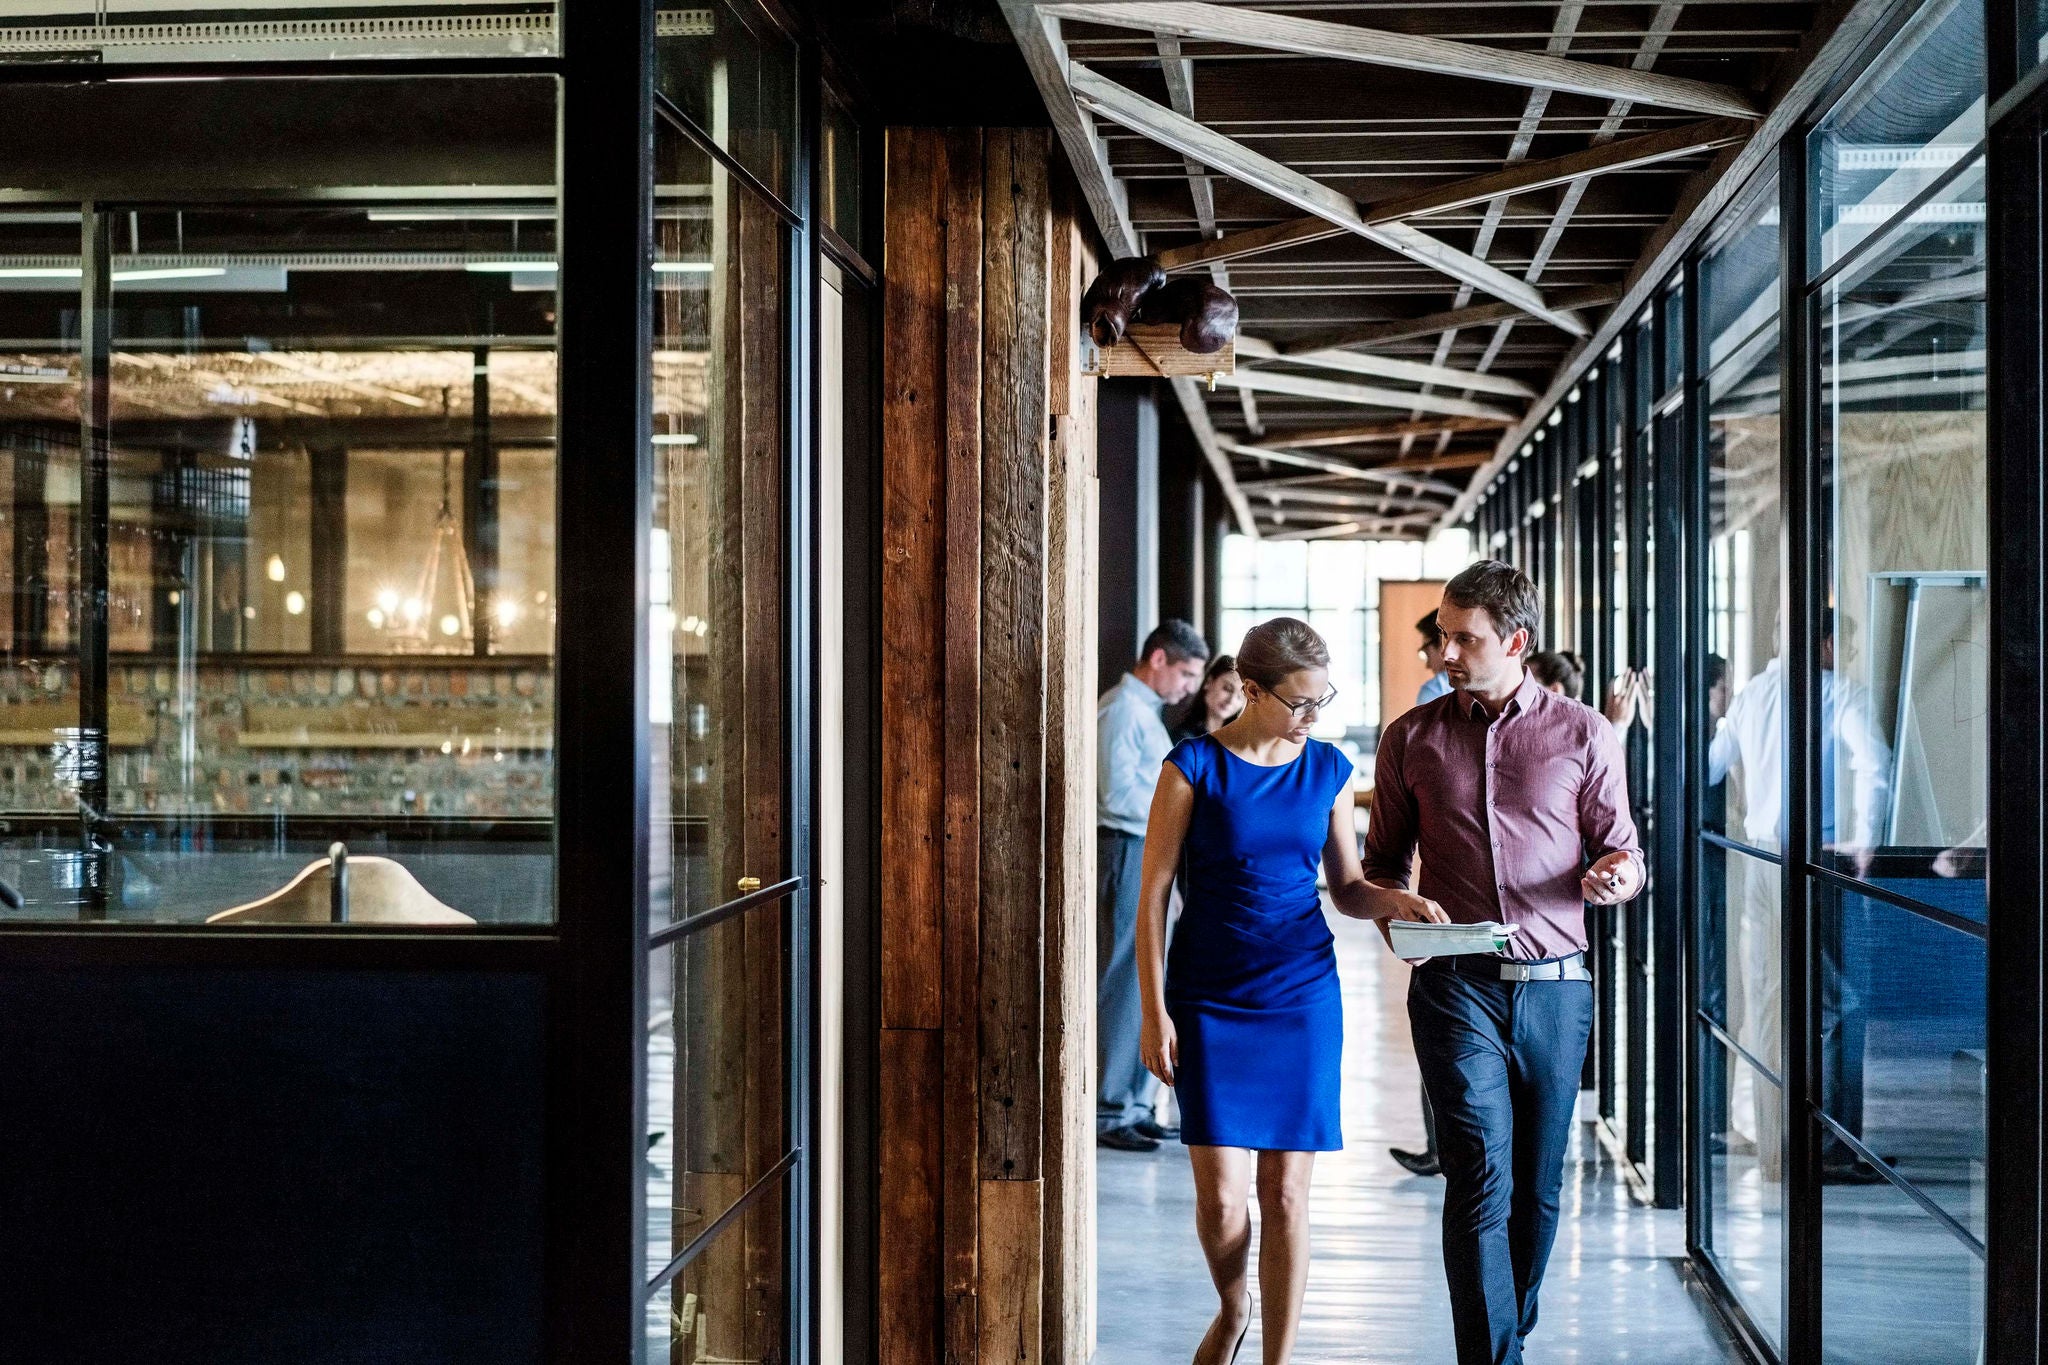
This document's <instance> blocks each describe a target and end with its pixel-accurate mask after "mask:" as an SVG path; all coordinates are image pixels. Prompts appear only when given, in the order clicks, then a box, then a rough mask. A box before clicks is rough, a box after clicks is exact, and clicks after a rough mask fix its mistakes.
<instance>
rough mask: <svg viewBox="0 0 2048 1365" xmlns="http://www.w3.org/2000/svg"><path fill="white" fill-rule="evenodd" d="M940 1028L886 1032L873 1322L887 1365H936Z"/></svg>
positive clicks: (937, 1342) (882, 1069) (941, 1064)
mask: <svg viewBox="0 0 2048 1365" xmlns="http://www.w3.org/2000/svg"><path fill="white" fill-rule="evenodd" d="M940 1042H941V1040H940V1036H939V1031H938V1030H937V1029H893V1028H884V1029H883V1030H882V1057H881V1061H882V1068H881V1094H880V1097H879V1099H880V1108H881V1113H880V1115H879V1118H880V1122H881V1135H880V1136H881V1162H882V1169H881V1188H880V1195H881V1198H880V1201H879V1212H880V1224H881V1226H880V1241H881V1245H882V1247H883V1248H884V1251H883V1254H882V1256H881V1257H880V1258H879V1265H878V1267H877V1270H878V1279H879V1281H880V1283H879V1284H878V1285H877V1308H876V1323H877V1334H878V1335H879V1336H880V1338H881V1342H880V1346H881V1350H880V1355H879V1358H880V1359H881V1360H884V1361H887V1362H888V1365H939V1360H940V1353H939V1331H940V1292H939V1289H940V1258H939V1198H940V1193H939V1190H940V1185H939V1182H940V1175H939V1149H940V1143H941V1129H940V1113H941V1110H940V1098H941V1093H942V1089H943V1082H942V1076H943V1069H944V1067H943V1062H942V1059H941V1048H940Z"/></svg>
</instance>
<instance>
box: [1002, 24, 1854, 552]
mask: <svg viewBox="0 0 2048 1365" xmlns="http://www.w3.org/2000/svg"><path fill="white" fill-rule="evenodd" d="M1002 7H1003V10H1004V12H1005V15H1006V17H1007V18H1008V20H1009V22H1010V25H1011V28H1012V30H1013V31H1014V32H1015V33H1016V34H1017V37H1018V41H1019V43H1020V45H1022V46H1023V48H1024V50H1025V56H1026V58H1027V61H1028V62H1029V64H1030V66H1031V70H1032V73H1033V75H1034V77H1035V78H1036V79H1037V81H1038V84H1039V87H1040V89H1041V91H1042V93H1043V94H1044V96H1045V99H1046V102H1047V105H1048V107H1049V108H1050V109H1051V111H1052V118H1053V123H1054V126H1055V128H1056V129H1057V130H1058V132H1059V135H1060V137H1061V141H1062V145H1063V146H1064V147H1065V149H1066V150H1067V152H1068V155H1069V159H1070V160H1071V161H1072V162H1073V165H1074V169H1075V172H1076V175H1077V177H1078V178H1079V180H1080V182H1081V187H1082V192H1083V195H1084V198H1085V199H1086V201H1087V203H1088V204H1089V206H1090V208H1091V210H1092V211H1093V212H1094V214H1095V217H1096V221H1097V225H1098V227H1100V228H1101V230H1102V233H1103V236H1104V238H1105V239H1106V240H1107V242H1108V243H1109V245H1110V248H1111V250H1112V252H1113V253H1114V254H1116V255H1129V254H1137V253H1138V252H1140V251H1141V250H1142V251H1147V252H1150V253H1151V254H1153V255H1155V256H1157V257H1158V258H1159V260H1160V262H1161V263H1162V264H1163V265H1164V266H1166V268H1167V269H1169V270H1174V271H1188V270H1207V271H1209V272H1210V275H1211V277H1212V278H1214V279H1216V281H1217V282H1218V283H1219V284H1221V285H1223V286H1224V287H1225V288H1228V289H1230V290H1231V291H1232V293H1234V294H1235V295H1236V296H1237V298H1238V300H1239V303H1240V307H1241V308H1242V310H1243V315H1244V327H1243V331H1242V333H1241V335H1240V337H1239V342H1238V348H1237V357H1238V370H1237V373H1236V374H1235V375H1229V376H1224V377H1223V382H1222V383H1220V384H1219V385H1217V386H1215V387H1214V389H1213V391H1208V390H1205V389H1204V387H1203V386H1201V385H1199V384H1197V383H1195V382H1194V381H1191V380H1184V381H1177V382H1176V383H1175V391H1176V397H1177V399H1178V401H1179V403H1180V406H1181V408H1182V410H1183V412H1185V413H1186V414H1187V415H1188V416H1189V418H1190V421H1191V424H1192V425H1194V427H1195V432H1196V439H1197V441H1198V442H1199V443H1200V444H1201V446H1202V449H1203V453H1204V455H1205V457H1206V458H1207V461H1208V463H1209V467H1210V468H1211V469H1212V470H1213V471H1214V472H1215V473H1216V475H1217V478H1218V481H1219V482H1220V483H1221V484H1222V485H1223V488H1224V491H1225V496H1226V499H1227V500H1228V501H1229V503H1230V505H1231V508H1232V514H1233V517H1234V519H1235V520H1236V522H1237V525H1238V527H1239V529H1241V530H1245V531H1248V532H1253V533H1259V534H1275V535H1289V536H1296V537H1305V536H1316V535H1320V536H1328V535H1335V534H1339V532H1338V531H1337V530H1336V527H1337V526H1338V525H1341V524H1343V523H1349V522H1356V523H1357V526H1356V527H1353V528H1351V529H1347V530H1344V531H1342V532H1341V533H1342V534H1344V535H1351V536H1372V535H1392V536H1415V535H1420V534H1424V533H1426V532H1427V530H1428V529H1430V528H1431V527H1433V526H1436V525H1445V524H1450V523H1451V522H1452V521H1454V520H1456V519H1459V518H1462V517H1463V516H1464V515H1465V514H1466V512H1467V511H1468V510H1469V507H1470V503H1471V499H1472V497H1473V494H1474V484H1475V483H1476V482H1483V481H1484V480H1487V479H1490V478H1491V477H1492V474H1493V472H1494V469H1495V468H1496V467H1497V464H1498V461H1499V457H1500V455H1501V452H1502V451H1504V450H1507V449H1509V448H1510V446H1511V441H1510V438H1516V439H1519V437H1520V433H1521V432H1522V430H1523V429H1524V428H1526V427H1527V426H1528V423H1529V417H1530V415H1531V412H1532V408H1535V407H1538V406H1540V405H1546V404H1548V403H1550V402H1552V401H1554V393H1553V390H1554V389H1555V388H1556V386H1557V383H1558V380H1559V377H1560V375H1561V374H1563V372H1565V371H1566V370H1567V369H1569V368H1571V367H1573V366H1574V365H1575V364H1582V363H1583V362H1582V360H1581V357H1582V356H1583V355H1584V354H1585V353H1586V352H1587V351H1588V350H1589V349H1590V348H1591V347H1594V346H1604V345H1605V344H1607V343H1606V342H1605V341H1604V340H1602V338H1603V336H1605V335H1607V334H1608V333H1609V332H1610V330H1611V329H1610V327H1609V323H1610V321H1611V315H1610V314H1609V312H1608V310H1611V309H1612V308H1614V307H1615V306H1616V305H1617V303H1618V302H1619V301H1621V300H1622V299H1623V298H1624V295H1627V294H1631V293H1632V292H1633V291H1634V289H1635V288H1636V286H1637V284H1638V282H1639V278H1640V276H1641V274H1642V271H1643V270H1644V269H1645V267H1646V264H1647V263H1648V262H1649V260H1650V258H1651V257H1653V256H1655V255H1657V254H1658V253H1660V252H1663V251H1666V250H1667V249H1668V246H1669V242H1670V240H1671V239H1672V237H1673V233H1674V230H1675V225H1674V223H1673V222H1672V221H1671V220H1672V219H1673V218H1674V215H1675V214H1676V215H1685V214H1688V213H1690V212H1691V210H1692V208H1693V206H1694V205H1696V204H1698V203H1699V202H1701V201H1702V196H1703V195H1704V194H1707V193H1709V192H1710V189H1709V188H1707V187H1710V186H1711V185H1712V183H1713V182H1714V181H1715V179H1716V178H1718V177H1722V176H1724V175H1725V174H1726V173H1727V172H1728V171H1729V168H1730V167H1732V166H1735V165H1737V164H1738V163H1741V162H1743V161H1745V160H1747V159H1748V158H1746V157H1745V155H1744V151H1745V145H1746V144H1747V143H1748V142H1749V140H1750V139H1751V138H1752V136H1753V133H1754V130H1755V129H1756V128H1757V127H1758V123H1759V120H1760V119H1765V118H1767V117H1768V115H1767V113H1766V111H1767V110H1770V111H1772V112H1773V113H1774V112H1775V110H1773V105H1774V104H1775V103H1776V102H1777V100H1778V98H1779V97H1780V96H1781V95H1782V93H1783V90H1784V88H1785V83H1786V80H1787V79H1788V76H1787V72H1788V71H1793V72H1794V73H1795V74H1796V69H1797V68H1799V67H1800V66H1801V65H1803V64H1805V63H1808V62H1810V60H1811V58H1812V53H1813V49H1814V47H1815V43H1816V42H1817V41H1818V39H1816V38H1815V37H1814V36H1813V35H1810V34H1809V33H1808V32H1807V30H1808V28H1809V27H1810V26H1811V25H1812V24H1813V23H1814V22H1816V15H1817V13H1818V6H1817V5H1815V4H1810V3H1804V0H1782V3H1774V4H1772V5H1770V6H1769V7H1768V8H1767V9H1766V10H1763V11H1761V12H1760V13H1759V14H1758V15H1757V17H1756V20H1755V27H1754V31H1749V32H1744V31H1735V30H1732V29H1731V28H1729V27H1728V26H1727V25H1726V17H1727V16H1726V13H1725V12H1719V11H1713V10H1710V9H1708V8H1707V7H1705V6H1694V7H1693V8H1692V9H1690V10H1689V9H1688V8H1687V6H1686V5H1685V4H1683V3H1664V4H1659V3H1656V2H1655V0H1650V2H1649V3H1643V4H1639V5H1619V4H1604V3H1600V2H1599V0H1531V3H1529V4H1526V5H1524V4H1512V5H1493V6H1484V7H1481V6H1440V5H1422V4H1414V5H1396V4H1372V5H1333V6H1328V7H1316V8H1315V10H1314V12H1313V14H1307V15H1305V14H1302V13H1300V12H1298V11H1299V10H1300V9H1302V8H1306V7H1301V6H1288V7H1287V9H1288V10H1289V11H1293V12H1286V13H1281V12H1276V11H1275V9H1269V8H1262V7H1257V6H1254V5H1243V4H1204V3H1151V2H1150V0H1089V2H1088V3H1081V2H1079V0H1002ZM1717 15H1718V17H1716V16H1717ZM1354 20H1355V21H1356V22H1353V21H1354ZM1532 322H1533V323H1538V324H1541V325H1538V326H1530V325H1528V324H1530V323H1532ZM1362 409H1363V410H1364V411H1361V410H1362ZM1198 416H1199V420H1197V418H1198ZM1403 504H1405V505H1403ZM1416 504H1421V505H1419V506H1418V505H1416ZM1432 509H1434V513H1433V515H1432ZM1338 514H1342V515H1341V516H1340V515H1338ZM1318 516H1320V517H1321V518H1322V522H1323V523H1328V524H1319V523H1318V521H1317V518H1318ZM1305 523H1306V524H1305Z"/></svg>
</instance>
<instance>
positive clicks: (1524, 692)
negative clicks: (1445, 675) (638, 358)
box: [1458, 668, 1546, 723]
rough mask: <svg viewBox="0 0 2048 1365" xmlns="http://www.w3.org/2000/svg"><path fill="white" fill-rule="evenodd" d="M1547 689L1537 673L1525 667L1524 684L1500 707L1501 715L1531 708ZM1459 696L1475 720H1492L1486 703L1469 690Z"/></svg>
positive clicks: (1513, 713) (1523, 672)
mask: <svg viewBox="0 0 2048 1365" xmlns="http://www.w3.org/2000/svg"><path fill="white" fill-rule="evenodd" d="M1545 691H1546V689H1545V688H1544V686H1543V684H1542V683H1539V682H1537V681H1536V675H1535V674H1534V673H1531V672H1530V671H1529V670H1528V669H1526V668H1525V669H1523V670H1522V685H1521V686H1520V687H1517V688H1516V689H1515V691H1514V694H1513V695H1512V696H1510V697H1509V698H1508V704H1507V705H1506V706H1503V707H1502V708H1501V709H1500V713H1501V715H1502V716H1504V717H1505V716H1512V715H1517V714H1519V713H1522V712H1526V711H1527V710H1529V708H1531V707H1532V706H1534V705H1536V703H1537V701H1538V699H1539V698H1540V697H1542V695H1543V694H1544V692H1545ZM1458 696H1459V698H1460V703H1461V705H1462V707H1463V709H1464V712H1465V714H1466V715H1467V716H1470V717H1471V718H1472V719H1474V720H1483V721H1487V722H1489V723H1490V722H1491V720H1492V717H1490V716H1488V715H1487V713H1486V703H1484V702H1482V701H1480V700H1479V698H1477V697H1475V696H1473V695H1471V694H1470V693H1469V692H1460V693H1459V694H1458Z"/></svg>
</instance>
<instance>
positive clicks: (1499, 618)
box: [1444, 559, 1543, 640]
mask: <svg viewBox="0 0 2048 1365" xmlns="http://www.w3.org/2000/svg"><path fill="white" fill-rule="evenodd" d="M1444 601H1446V602H1448V603H1450V604H1451V605H1452V606H1454V607H1463V608H1465V609H1466V610H1467V611H1471V610H1473V609H1474V608H1484V609H1485V611H1486V614H1487V615H1488V616H1490V617H1492V618H1493V628H1494V629H1495V630H1496V631H1498V632H1500V638H1501V639H1502V640H1506V639H1507V638H1508V637H1509V636H1510V635H1513V634H1514V633H1515V632H1516V631H1518V630H1526V631H1528V632H1529V638H1530V639H1531V640H1534V639H1535V638H1536V627H1537V624H1538V623H1539V621H1540V620H1541V618H1542V614H1543V601H1542V599H1541V598H1539V597H1538V596H1537V595H1536V585H1535V584H1534V583H1531V582H1530V581H1529V575H1527V574H1525V573H1523V572H1522V571H1521V570H1520V569H1518V568H1516V567H1515V566H1514V565H1512V564H1503V563H1502V562H1501V561H1500V560H1498V559H1482V560H1480V561H1479V562H1478V563H1477V564H1474V565H1473V566H1472V567H1471V568H1469V569H1467V570H1465V572H1463V573H1461V574H1459V575H1458V576H1457V577H1456V578H1453V579H1452V580H1451V581H1450V582H1449V583H1447V584H1445V585H1444Z"/></svg>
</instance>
